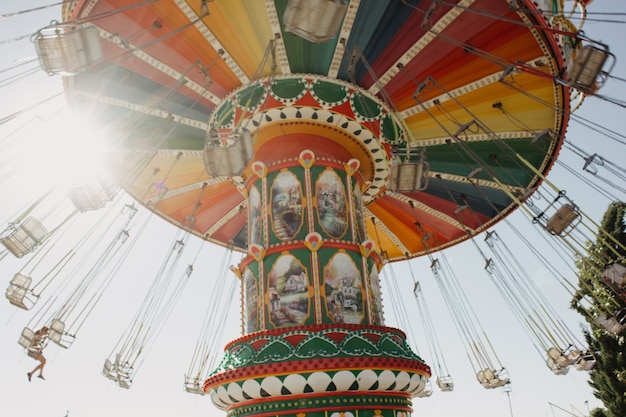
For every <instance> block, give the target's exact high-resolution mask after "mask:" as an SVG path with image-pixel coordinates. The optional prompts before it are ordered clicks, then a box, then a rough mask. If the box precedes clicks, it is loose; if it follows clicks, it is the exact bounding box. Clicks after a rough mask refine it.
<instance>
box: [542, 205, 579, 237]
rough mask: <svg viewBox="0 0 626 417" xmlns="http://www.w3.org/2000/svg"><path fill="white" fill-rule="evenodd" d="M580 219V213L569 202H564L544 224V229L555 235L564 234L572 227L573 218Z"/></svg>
mask: <svg viewBox="0 0 626 417" xmlns="http://www.w3.org/2000/svg"><path fill="white" fill-rule="evenodd" d="M577 219H580V213H579V211H578V209H576V208H575V207H574V206H572V205H571V204H564V205H562V206H561V207H559V209H558V210H557V211H556V212H555V213H554V214H553V215H552V217H550V220H548V223H547V224H546V230H547V231H548V232H549V233H550V234H553V235H555V236H564V235H566V234H568V233H569V232H570V231H571V229H573V228H574V227H575V226H576V224H577V223H578V222H576V223H574V221H575V220H577Z"/></svg>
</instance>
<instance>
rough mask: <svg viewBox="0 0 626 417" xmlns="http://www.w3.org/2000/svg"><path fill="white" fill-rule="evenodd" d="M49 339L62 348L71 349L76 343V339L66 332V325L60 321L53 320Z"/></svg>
mask: <svg viewBox="0 0 626 417" xmlns="http://www.w3.org/2000/svg"><path fill="white" fill-rule="evenodd" d="M48 337H49V338H50V340H52V341H53V342H54V343H56V344H57V345H59V346H61V347H62V348H65V349H67V348H69V347H70V346H72V343H74V339H75V337H74V336H72V335H70V334H69V333H67V332H65V323H64V322H62V321H61V320H58V319H53V320H52V322H51V323H50V328H49V330H48Z"/></svg>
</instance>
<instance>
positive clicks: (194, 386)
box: [185, 377, 205, 395]
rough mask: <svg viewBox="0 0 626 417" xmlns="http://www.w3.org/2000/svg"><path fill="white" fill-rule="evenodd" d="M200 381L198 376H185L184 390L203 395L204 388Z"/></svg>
mask: <svg viewBox="0 0 626 417" xmlns="http://www.w3.org/2000/svg"><path fill="white" fill-rule="evenodd" d="M202 385H203V384H202V383H201V381H200V378H191V377H186V378H185V391H187V392H189V393H191V394H199V395H204V394H205V392H204V389H203V388H202Z"/></svg>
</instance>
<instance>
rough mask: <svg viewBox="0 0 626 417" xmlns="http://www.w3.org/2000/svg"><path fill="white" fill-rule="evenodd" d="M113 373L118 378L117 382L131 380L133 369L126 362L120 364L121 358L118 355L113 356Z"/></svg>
mask: <svg viewBox="0 0 626 417" xmlns="http://www.w3.org/2000/svg"><path fill="white" fill-rule="evenodd" d="M114 369H115V372H116V373H117V376H118V378H117V379H118V381H119V380H120V379H126V380H129V381H130V380H131V379H130V378H131V376H132V375H133V371H134V369H133V367H132V366H131V365H130V364H129V363H128V362H122V358H121V357H120V354H119V353H116V354H115V364H114Z"/></svg>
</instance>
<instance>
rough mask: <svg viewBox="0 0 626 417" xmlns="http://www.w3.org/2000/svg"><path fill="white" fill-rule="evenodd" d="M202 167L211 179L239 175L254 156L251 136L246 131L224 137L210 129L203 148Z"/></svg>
mask: <svg viewBox="0 0 626 417" xmlns="http://www.w3.org/2000/svg"><path fill="white" fill-rule="evenodd" d="M203 155H204V167H205V169H206V172H207V173H208V174H209V175H210V176H211V177H213V178H217V177H232V176H236V175H240V174H241V173H242V172H243V170H244V169H245V168H246V166H248V162H250V160H251V159H252V157H253V155H254V146H253V145H252V135H251V134H250V131H249V130H247V129H242V131H241V133H237V132H232V133H230V135H227V136H226V137H220V133H219V132H218V131H216V130H215V129H211V130H210V131H209V132H208V133H207V138H206V146H205V148H204V154H203Z"/></svg>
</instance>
